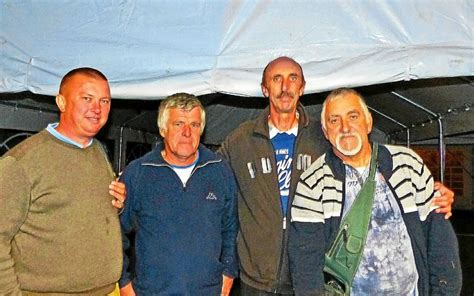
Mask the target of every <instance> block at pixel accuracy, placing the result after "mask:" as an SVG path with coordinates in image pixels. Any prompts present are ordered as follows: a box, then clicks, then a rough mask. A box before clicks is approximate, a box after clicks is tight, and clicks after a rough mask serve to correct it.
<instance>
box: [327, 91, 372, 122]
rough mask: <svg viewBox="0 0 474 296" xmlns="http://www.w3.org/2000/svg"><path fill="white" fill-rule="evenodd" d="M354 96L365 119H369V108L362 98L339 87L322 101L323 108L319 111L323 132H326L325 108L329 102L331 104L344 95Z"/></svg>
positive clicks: (354, 92) (357, 93) (355, 92)
mask: <svg viewBox="0 0 474 296" xmlns="http://www.w3.org/2000/svg"><path fill="white" fill-rule="evenodd" d="M351 94H352V95H355V96H356V97H358V98H359V100H360V105H361V106H362V111H364V115H365V118H370V112H369V108H368V107H367V104H366V103H365V100H364V97H362V95H361V94H360V93H359V92H357V91H356V90H354V89H352V88H347V87H341V88H338V89H335V90H333V91H332V92H331V93H330V94H329V95H328V96H327V97H326V99H325V100H324V103H323V108H322V110H321V125H322V126H323V130H326V106H327V104H328V103H329V102H332V101H334V100H336V99H339V98H341V97H344V96H346V95H351Z"/></svg>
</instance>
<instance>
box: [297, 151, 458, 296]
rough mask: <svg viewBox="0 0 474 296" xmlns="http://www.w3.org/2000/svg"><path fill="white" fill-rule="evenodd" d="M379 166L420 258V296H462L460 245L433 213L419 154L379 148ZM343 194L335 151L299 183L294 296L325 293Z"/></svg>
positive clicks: (429, 177)
mask: <svg viewBox="0 0 474 296" xmlns="http://www.w3.org/2000/svg"><path fill="white" fill-rule="evenodd" d="M377 164H378V171H379V172H380V173H381V174H382V176H383V177H384V178H385V180H387V184H388V186H389V187H390V190H391V191H392V192H393V193H394V196H395V199H396V200H397V202H398V204H399V207H400V209H401V211H402V217H403V220H404V222H405V225H406V227H407V231H408V235H409V236H410V240H411V244H412V248H413V254H414V256H415V263H416V266H417V271H418V276H419V278H418V293H419V295H420V296H424V295H458V294H459V291H460V289H461V285H462V275H461V265H460V260H459V252H458V244H457V239H456V235H455V234H454V230H453V228H452V227H451V224H450V223H449V222H448V221H447V220H445V219H444V215H443V214H437V213H434V212H432V211H433V209H434V208H433V207H432V205H431V204H432V203H431V201H432V199H433V197H434V190H433V177H432V175H431V173H430V171H429V170H428V168H427V167H426V166H425V165H424V164H423V161H422V160H421V158H420V157H419V156H418V155H417V154H416V153H415V152H414V151H412V150H410V149H408V148H404V147H399V146H390V145H379V153H378V161H377ZM344 192H345V167H344V164H343V163H342V161H341V160H340V159H339V158H338V157H337V156H336V155H335V154H334V153H333V152H332V151H329V152H327V153H326V154H324V155H323V156H322V157H320V158H319V159H318V160H317V161H316V162H315V163H313V164H312V165H311V166H310V167H309V168H308V169H307V170H306V171H305V172H304V173H303V174H302V175H301V177H300V179H299V182H298V185H297V188H296V194H295V197H294V201H293V205H292V210H291V214H292V223H291V227H290V239H289V257H290V266H291V275H292V280H293V287H294V290H295V295H322V294H323V293H324V280H323V266H324V252H326V251H327V249H328V248H329V247H330V245H331V243H332V242H333V241H334V239H335V236H336V234H337V230H338V229H339V225H340V222H341V215H342V205H343V204H344ZM305 222H306V223H305ZM307 222H309V223H307ZM311 222H312V223H311Z"/></svg>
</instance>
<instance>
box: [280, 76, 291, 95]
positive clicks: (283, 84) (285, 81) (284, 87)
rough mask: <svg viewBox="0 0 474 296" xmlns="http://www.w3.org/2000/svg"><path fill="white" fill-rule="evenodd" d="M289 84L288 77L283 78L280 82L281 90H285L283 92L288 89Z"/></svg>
mask: <svg viewBox="0 0 474 296" xmlns="http://www.w3.org/2000/svg"><path fill="white" fill-rule="evenodd" d="M289 85H290V81H289V79H283V80H282V82H281V90H282V91H285V92H286V91H288V89H289V87H290V86H289Z"/></svg>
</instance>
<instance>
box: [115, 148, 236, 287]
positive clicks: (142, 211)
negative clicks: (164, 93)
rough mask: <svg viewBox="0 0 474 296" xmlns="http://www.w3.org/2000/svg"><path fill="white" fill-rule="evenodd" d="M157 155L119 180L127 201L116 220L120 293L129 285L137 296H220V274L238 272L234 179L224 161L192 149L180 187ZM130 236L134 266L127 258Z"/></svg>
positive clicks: (138, 162) (130, 168) (133, 166)
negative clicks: (191, 164) (194, 158)
mask: <svg viewBox="0 0 474 296" xmlns="http://www.w3.org/2000/svg"><path fill="white" fill-rule="evenodd" d="M162 149H163V145H162V144H159V145H158V146H157V147H156V148H155V149H154V150H153V151H151V152H149V153H147V154H146V155H145V156H143V157H141V158H139V159H137V160H135V161H133V162H132V163H130V165H129V166H127V168H126V169H125V171H124V173H123V175H122V177H121V179H122V180H123V181H124V182H125V184H126V186H127V201H126V206H125V209H124V211H123V213H122V214H121V216H120V222H121V226H122V238H123V246H124V251H125V252H124V264H123V273H122V277H121V279H120V287H123V286H125V285H126V284H128V283H129V282H130V281H132V285H133V288H134V290H135V292H136V293H137V295H172V294H173V295H206V296H209V295H220V293H221V288H222V275H223V274H224V275H226V276H229V277H236V276H237V273H238V260H237V256H236V235H237V231H238V219H237V207H236V196H237V192H236V184H235V178H234V175H233V173H232V170H231V169H230V167H229V165H228V163H227V162H226V161H225V160H223V159H222V158H221V157H220V156H218V155H217V154H215V153H214V152H212V151H210V150H209V149H207V148H205V147H204V146H203V145H200V146H199V160H198V163H197V164H196V166H195V168H194V170H193V172H192V174H191V177H190V178H189V180H188V181H187V183H186V184H183V183H182V182H181V180H180V179H179V177H178V175H177V174H176V173H175V172H174V171H173V170H172V168H171V167H170V165H169V164H167V163H166V162H165V161H164V159H163V157H162V156H161V150H162ZM131 232H135V245H134V255H135V256H136V264H135V266H134V268H133V267H132V266H130V264H129V263H130V260H129V257H128V256H127V253H130V247H131V242H130V239H129V234H130V233H131ZM132 249H133V248H132Z"/></svg>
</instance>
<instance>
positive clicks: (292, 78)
mask: <svg viewBox="0 0 474 296" xmlns="http://www.w3.org/2000/svg"><path fill="white" fill-rule="evenodd" d="M290 80H291V81H296V80H298V76H296V75H292V76H290Z"/></svg>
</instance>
